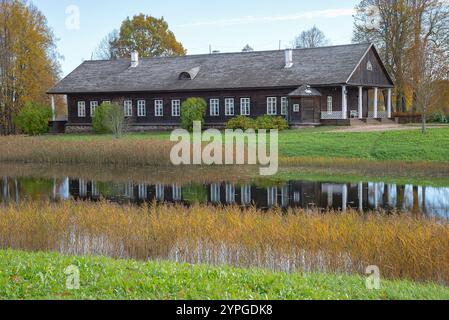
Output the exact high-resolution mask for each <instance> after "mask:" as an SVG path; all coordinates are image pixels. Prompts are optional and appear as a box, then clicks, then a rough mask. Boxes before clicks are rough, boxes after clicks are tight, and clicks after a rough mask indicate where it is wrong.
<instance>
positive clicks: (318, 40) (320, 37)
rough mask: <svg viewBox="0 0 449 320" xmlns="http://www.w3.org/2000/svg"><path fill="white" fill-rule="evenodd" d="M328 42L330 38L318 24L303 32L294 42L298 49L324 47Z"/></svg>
mask: <svg viewBox="0 0 449 320" xmlns="http://www.w3.org/2000/svg"><path fill="white" fill-rule="evenodd" d="M328 44H329V40H328V39H327V38H326V36H325V35H324V33H323V31H321V30H320V29H318V28H317V27H316V26H313V28H311V29H309V30H306V31H303V32H301V33H300V34H299V35H298V36H297V37H296V38H295V40H294V42H293V45H294V47H295V48H297V49H299V48H316V47H323V46H326V45H328Z"/></svg>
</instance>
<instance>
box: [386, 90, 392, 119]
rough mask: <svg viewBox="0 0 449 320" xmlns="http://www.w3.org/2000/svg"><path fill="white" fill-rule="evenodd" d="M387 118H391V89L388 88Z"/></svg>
mask: <svg viewBox="0 0 449 320" xmlns="http://www.w3.org/2000/svg"><path fill="white" fill-rule="evenodd" d="M387 114H388V115H387V117H388V119H390V118H391V88H388V98H387Z"/></svg>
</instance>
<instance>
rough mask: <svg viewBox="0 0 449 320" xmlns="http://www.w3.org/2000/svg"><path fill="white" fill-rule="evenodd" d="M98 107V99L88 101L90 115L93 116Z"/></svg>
mask: <svg viewBox="0 0 449 320" xmlns="http://www.w3.org/2000/svg"><path fill="white" fill-rule="evenodd" d="M97 108H98V101H91V102H90V116H91V117H93V116H94V114H95V110H96V109H97Z"/></svg>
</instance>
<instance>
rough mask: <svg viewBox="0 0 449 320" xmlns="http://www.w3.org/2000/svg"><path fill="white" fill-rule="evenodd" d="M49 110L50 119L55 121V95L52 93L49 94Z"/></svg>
mask: <svg viewBox="0 0 449 320" xmlns="http://www.w3.org/2000/svg"><path fill="white" fill-rule="evenodd" d="M51 112H52V114H53V115H52V119H53V121H55V119H56V115H55V96H54V95H52V96H51Z"/></svg>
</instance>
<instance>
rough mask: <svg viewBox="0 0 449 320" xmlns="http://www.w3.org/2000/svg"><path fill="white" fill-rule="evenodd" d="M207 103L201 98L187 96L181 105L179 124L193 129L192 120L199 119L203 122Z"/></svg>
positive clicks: (187, 128)
mask: <svg viewBox="0 0 449 320" xmlns="http://www.w3.org/2000/svg"><path fill="white" fill-rule="evenodd" d="M206 110H207V103H206V101H205V100H204V99H202V98H189V99H187V100H186V101H184V102H183V103H182V106H181V126H182V128H184V129H186V130H189V131H193V122H194V121H200V122H201V125H203V124H204V117H205V116H206Z"/></svg>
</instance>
